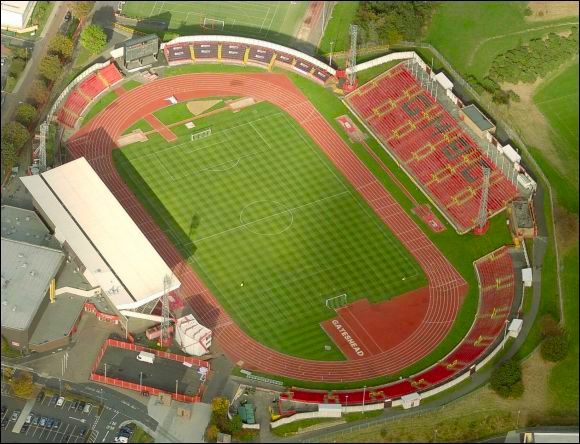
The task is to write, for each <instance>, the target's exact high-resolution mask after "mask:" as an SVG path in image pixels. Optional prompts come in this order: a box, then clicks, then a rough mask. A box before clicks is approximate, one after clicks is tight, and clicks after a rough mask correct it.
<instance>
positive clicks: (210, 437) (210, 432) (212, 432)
mask: <svg viewBox="0 0 580 444" xmlns="http://www.w3.org/2000/svg"><path fill="white" fill-rule="evenodd" d="M218 433H219V430H218V428H217V426H216V425H214V424H212V425H210V426H209V427H208V428H207V429H206V431H205V439H206V440H207V442H216V441H217V436H218Z"/></svg>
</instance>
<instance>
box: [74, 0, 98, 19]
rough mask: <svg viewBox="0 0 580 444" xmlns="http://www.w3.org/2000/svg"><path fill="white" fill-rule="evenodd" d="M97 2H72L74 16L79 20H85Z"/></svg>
mask: <svg viewBox="0 0 580 444" xmlns="http://www.w3.org/2000/svg"><path fill="white" fill-rule="evenodd" d="M94 3H95V2H70V7H71V9H72V12H73V14H74V15H75V16H76V17H78V18H84V17H86V16H87V15H89V13H90V12H91V10H92V9H93V5H94Z"/></svg>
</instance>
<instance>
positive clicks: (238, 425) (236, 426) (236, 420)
mask: <svg viewBox="0 0 580 444" xmlns="http://www.w3.org/2000/svg"><path fill="white" fill-rule="evenodd" d="M230 430H231V434H232V435H233V434H235V433H240V432H241V431H242V417H241V416H240V415H234V416H233V417H232V420H231V421H230Z"/></svg>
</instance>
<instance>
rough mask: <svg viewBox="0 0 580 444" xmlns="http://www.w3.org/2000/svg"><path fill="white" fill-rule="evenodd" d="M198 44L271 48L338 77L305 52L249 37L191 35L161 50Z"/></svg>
mask: <svg viewBox="0 0 580 444" xmlns="http://www.w3.org/2000/svg"><path fill="white" fill-rule="evenodd" d="M196 42H227V43H240V44H244V45H249V46H261V47H263V48H269V49H271V50H273V51H275V52H282V53H285V54H290V55H292V56H294V57H298V58H300V59H302V60H304V61H305V62H308V63H311V64H312V65H314V66H316V67H318V68H320V69H324V70H325V71H328V72H329V73H330V74H332V75H333V76H335V75H336V69H334V68H333V67H332V66H330V65H327V64H326V63H324V62H321V61H320V60H318V59H316V58H314V57H312V56H309V55H308V54H304V53H303V52H300V51H297V50H295V49H292V48H288V47H286V46H282V45H277V44H276V43H271V42H266V41H265V40H258V39H250V38H247V37H235V36H229V35H189V36H183V37H177V38H175V39H173V40H171V41H169V42H166V43H162V44H161V49H164V48H165V46H167V45H177V44H179V43H196Z"/></svg>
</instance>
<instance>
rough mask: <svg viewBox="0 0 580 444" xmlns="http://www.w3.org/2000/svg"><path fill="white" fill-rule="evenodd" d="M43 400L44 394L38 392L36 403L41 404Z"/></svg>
mask: <svg viewBox="0 0 580 444" xmlns="http://www.w3.org/2000/svg"><path fill="white" fill-rule="evenodd" d="M43 399H44V392H43V391H41V392H38V395H36V402H42V400H43Z"/></svg>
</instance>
